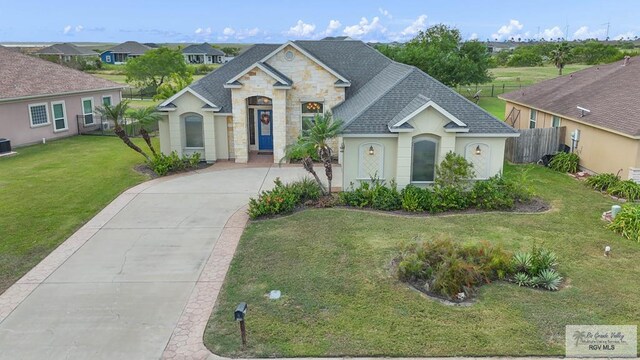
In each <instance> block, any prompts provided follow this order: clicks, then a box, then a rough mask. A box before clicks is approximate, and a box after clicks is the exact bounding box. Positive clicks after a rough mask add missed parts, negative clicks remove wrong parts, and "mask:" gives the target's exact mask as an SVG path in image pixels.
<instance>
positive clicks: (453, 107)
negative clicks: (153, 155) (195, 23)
mask: <svg viewBox="0 0 640 360" xmlns="http://www.w3.org/2000/svg"><path fill="white" fill-rule="evenodd" d="M159 110H160V111H161V112H163V113H164V114H165V116H164V117H163V119H162V120H161V121H160V123H159V129H160V142H161V148H162V151H163V152H164V153H169V152H171V151H175V152H177V153H178V154H179V155H182V154H189V153H193V152H199V153H201V154H202V158H203V159H206V160H207V161H209V162H213V161H216V160H218V159H234V160H235V162H238V163H246V162H248V161H249V159H250V154H251V153H253V152H262V153H268V154H272V156H273V161H274V162H276V163H277V162H279V161H280V160H281V159H282V158H283V157H284V155H285V148H286V147H287V145H289V144H292V143H294V142H296V141H297V138H298V136H299V135H300V134H301V132H302V131H303V130H304V129H303V119H304V118H310V119H313V117H314V116H315V115H316V114H322V113H325V112H329V111H331V112H332V113H333V115H334V117H335V118H337V119H340V120H342V121H343V122H344V127H343V129H342V134H341V137H340V138H339V139H338V141H337V142H336V143H335V147H334V154H339V158H340V161H341V162H342V163H343V165H344V166H343V176H344V179H343V184H345V185H348V184H349V183H350V182H354V183H356V182H358V181H366V180H368V179H370V178H371V177H372V176H374V175H375V176H377V177H379V178H382V179H387V180H391V179H395V180H396V181H397V182H398V184H399V186H405V185H407V184H409V183H430V182H432V181H433V180H434V174H435V166H436V164H437V163H439V162H440V161H441V159H443V158H444V156H445V154H446V153H447V152H449V151H453V152H456V153H458V154H460V155H462V156H464V157H465V158H466V159H467V160H469V161H470V162H471V163H472V164H473V165H474V167H475V171H476V176H477V177H478V178H488V177H491V176H493V175H495V174H498V173H500V172H501V171H502V164H503V157H504V144H505V140H506V139H507V138H508V137H515V136H518V133H517V131H515V130H514V129H513V128H511V127H510V126H508V125H506V124H505V123H504V122H502V121H500V120H498V119H496V118H494V117H493V116H491V115H490V114H488V113H487V112H486V111H484V110H482V109H481V108H479V107H478V106H476V105H475V104H473V103H472V102H470V101H468V100H467V99H465V98H464V97H462V96H461V95H459V94H457V93H456V92H455V91H453V90H451V89H450V88H448V87H447V86H445V85H443V84H441V83H440V82H438V81H436V80H435V79H433V78H432V77H430V76H428V75H427V74H425V73H424V72H422V71H420V70H419V69H417V68H415V67H412V66H408V65H404V64H400V63H397V62H394V61H392V60H390V59H389V58H387V57H385V56H384V55H382V54H381V53H379V52H378V51H376V50H375V49H373V48H371V47H370V46H368V45H367V44H365V43H363V42H361V41H354V40H350V39H345V40H318V41H290V42H287V43H285V44H258V45H254V46H252V47H251V48H249V49H247V50H246V51H245V52H244V53H242V54H241V55H240V56H238V57H236V58H235V59H234V60H232V61H230V62H229V63H227V64H225V65H224V66H222V67H221V68H220V69H218V70H217V71H215V72H213V73H210V74H209V75H207V76H205V77H204V78H202V79H200V80H199V81H197V82H195V83H193V84H191V85H190V86H188V87H187V88H185V89H183V90H182V91H180V92H179V93H177V94H176V95H174V96H173V97H171V98H169V99H167V100H166V101H164V102H163V103H161V104H160V106H159Z"/></svg>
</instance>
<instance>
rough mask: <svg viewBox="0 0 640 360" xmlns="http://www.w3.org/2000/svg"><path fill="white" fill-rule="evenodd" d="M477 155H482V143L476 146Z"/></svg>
mask: <svg viewBox="0 0 640 360" xmlns="http://www.w3.org/2000/svg"><path fill="white" fill-rule="evenodd" d="M476 155H482V149H480V145H478V146H476Z"/></svg>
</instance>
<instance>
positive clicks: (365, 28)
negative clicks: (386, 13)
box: [342, 16, 387, 39]
mask: <svg viewBox="0 0 640 360" xmlns="http://www.w3.org/2000/svg"><path fill="white" fill-rule="evenodd" d="M386 31H387V28H385V27H384V26H383V25H382V24H381V23H380V18H379V17H377V16H376V17H374V18H373V19H371V22H369V20H367V18H366V17H363V18H361V19H360V22H359V23H357V24H355V25H351V26H346V27H345V28H344V30H342V32H343V33H344V34H345V35H347V36H349V37H352V38H356V39H358V38H362V37H364V36H366V35H370V34H373V33H375V32H380V33H385V32H386Z"/></svg>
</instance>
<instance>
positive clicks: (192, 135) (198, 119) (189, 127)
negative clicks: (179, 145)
mask: <svg viewBox="0 0 640 360" xmlns="http://www.w3.org/2000/svg"><path fill="white" fill-rule="evenodd" d="M203 133H204V131H203V129H202V116H200V115H197V114H189V115H186V116H185V117H184V135H185V147H187V148H203V147H204V136H203Z"/></svg>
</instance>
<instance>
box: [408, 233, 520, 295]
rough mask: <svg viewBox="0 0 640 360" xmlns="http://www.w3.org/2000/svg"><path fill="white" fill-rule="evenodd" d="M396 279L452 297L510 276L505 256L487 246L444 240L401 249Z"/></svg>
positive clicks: (418, 242) (435, 240)
mask: <svg viewBox="0 0 640 360" xmlns="http://www.w3.org/2000/svg"><path fill="white" fill-rule="evenodd" d="M399 260H400V261H399V263H398V277H399V278H400V280H402V281H407V282H411V283H414V284H416V285H417V286H419V287H422V288H423V289H424V290H427V291H430V292H433V293H435V294H438V295H441V296H445V297H448V298H454V297H455V296H456V295H457V294H458V293H465V294H466V295H467V296H469V295H471V294H472V293H473V292H474V291H475V288H476V287H478V286H480V285H482V284H485V283H489V282H491V281H493V280H497V279H499V278H502V277H504V276H506V275H507V274H509V273H510V265H509V254H508V253H506V252H504V251H503V250H502V249H501V248H498V247H494V246H492V245H491V244H489V243H486V242H482V243H478V244H469V245H461V244H459V243H457V242H454V241H451V240H450V239H446V238H438V239H434V240H429V241H425V242H420V241H414V242H412V243H410V244H408V245H403V246H402V247H401V253H400V258H399Z"/></svg>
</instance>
